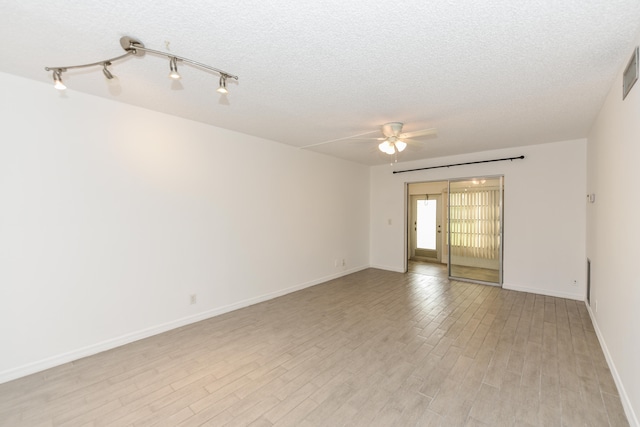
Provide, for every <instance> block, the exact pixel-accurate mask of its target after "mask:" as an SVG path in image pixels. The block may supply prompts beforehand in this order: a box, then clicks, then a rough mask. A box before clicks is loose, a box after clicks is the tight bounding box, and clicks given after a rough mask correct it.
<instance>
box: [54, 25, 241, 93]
mask: <svg viewBox="0 0 640 427" xmlns="http://www.w3.org/2000/svg"><path fill="white" fill-rule="evenodd" d="M120 46H122V48H123V49H124V50H125V52H126V53H125V54H123V55H120V56H116V57H114V58H110V59H105V60H103V61H98V62H92V63H90V64H81V65H69V66H64V67H45V68H44V69H45V70H46V71H52V72H53V83H54V87H55V88H56V89H58V90H65V89H66V88H67V86H66V85H65V84H64V83H63V82H62V73H64V72H66V71H68V70H72V69H76V68H89V67H98V66H99V67H102V73H103V74H104V76H105V77H106V78H107V79H109V80H111V79H113V78H114V75H113V74H112V73H111V71H109V69H108V68H107V67H108V66H110V65H111V64H112V63H113V62H115V61H119V60H122V59H125V58H127V57H128V56H131V55H133V56H139V57H142V56H144V54H145V53H150V54H153V55H159V56H164V57H166V58H169V71H170V72H169V77H171V78H172V79H179V78H180V77H181V76H180V73H178V61H181V62H184V63H185V64H189V65H192V66H194V67H196V68H201V69H204V70H208V71H213V72H214V73H217V74H219V75H220V81H219V86H218V89H217V92H219V93H222V94H226V93H228V91H227V79H234V80H238V76H234V75H233V74H230V73H228V72H226V71H223V70H220V69H218V68H215V67H212V66H210V65H206V64H203V63H201V62H197V61H194V60H192V59H188V58H184V57H182V56H177V55H171V54H169V53H167V52H162V51H159V50H155V49H149V48H148V47H145V46H144V44H143V43H142V42H141V41H139V40H136V39H134V38H132V37H127V36H125V37H122V38H120Z"/></svg>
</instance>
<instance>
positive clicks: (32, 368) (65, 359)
mask: <svg viewBox="0 0 640 427" xmlns="http://www.w3.org/2000/svg"><path fill="white" fill-rule="evenodd" d="M367 268H369V266H368V265H365V266H360V267H355V268H351V269H348V270H343V271H340V272H339V273H335V274H331V275H329V276H325V277H321V278H319V279H315V280H311V281H309V282H305V283H301V284H298V285H295V286H291V287H289V288H286V289H282V290H279V291H276V292H271V293H269V294H265V295H261V296H258V297H254V298H249V299H246V300H243V301H239V302H237V303H234V304H229V305H226V306H223V307H218V308H214V309H211V310H207V311H204V312H202V313H197V314H194V315H191V316H187V317H183V318H181V319H177V320H173V321H171V322H166V323H162V324H160V325H156V326H153V327H151V328H147V329H142V330H140V331H136V332H132V333H130V334H126V335H122V336H119V337H116V338H112V339H108V340H106V341H102V342H99V343H96V344H92V345H89V346H86V347H82V348H79V349H77V350H73V351H70V352H67V353H62V354H58V355H56V356H52V357H48V358H46V359H42V360H39V361H37V362H32V363H27V364H26V365H22V366H19V367H17V368H12V369H7V370H6V371H2V372H0V384H2V383H6V382H8V381H12V380H15V379H17V378H21V377H24V376H27V375H31V374H35V373H37V372H41V371H44V370H45V369H49V368H53V367H55V366H59V365H63V364H65V363H69V362H73V361H74V360H78V359H81V358H83V357H88V356H92V355H94V354H97V353H101V352H103V351H107V350H111V349H113V348H116V347H120V346H123V345H125V344H129V343H132V342H134V341H138V340H141V339H144V338H148V337H151V336H153V335H158V334H161V333H163V332H167V331H170V330H172V329H176V328H180V327H182V326H185V325H189V324H191V323H196V322H200V321H202V320H206V319H209V318H211V317H215V316H219V315H221V314H225V313H228V312H230V311H234V310H238V309H240V308H244V307H248V306H250V305H254V304H258V303H261V302H264V301H268V300H270V299H274V298H277V297H280V296H283V295H286V294H289V293H292V292H296V291H299V290H301V289H305V288H309V287H311V286H315V285H319V284H321V283H324V282H327V281H329V280H333V279H337V278H339V277H342V276H346V275H348V274H352V273H356V272H358V271H361V270H364V269H367Z"/></svg>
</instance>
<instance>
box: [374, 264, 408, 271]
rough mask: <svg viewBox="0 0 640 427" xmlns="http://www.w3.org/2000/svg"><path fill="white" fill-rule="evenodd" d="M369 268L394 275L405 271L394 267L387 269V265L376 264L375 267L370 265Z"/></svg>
mask: <svg viewBox="0 0 640 427" xmlns="http://www.w3.org/2000/svg"><path fill="white" fill-rule="evenodd" d="M370 267H371V268H377V269H378V270H386V271H394V272H396V273H404V272H405V271H404V270H403V269H401V268H396V267H389V266H388V265H380V264H376V265H371V266H370Z"/></svg>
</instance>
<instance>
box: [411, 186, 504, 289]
mask: <svg viewBox="0 0 640 427" xmlns="http://www.w3.org/2000/svg"><path fill="white" fill-rule="evenodd" d="M479 176H482V177H486V178H500V181H501V188H502V191H501V195H500V255H499V257H500V270H499V273H498V274H499V283H492V282H478V281H474V280H466V279H458V278H454V279H455V280H459V281H469V282H473V283H483V284H487V285H492V286H499V287H502V286H503V284H504V195H505V176H504V174H494V175H472V176H468V177H451V178H445V179H434V180H428V181H412V182H409V181H405V183H404V187H405V188H404V245H403V247H404V249H403V259H404V261H403V262H404V272H405V273H407V272H408V270H409V254H410V249H409V245H410V244H411V242H410V241H409V233H410V230H409V227H411V223H410V213H409V209H411V206H410V204H411V194H410V192H409V185H411V184H430V183H433V184H435V183H445V184H446V189H445V190H444V191H443V192H442V196H443V197H442V203H441V204H442V209H443V212H442V214H443V216H442V222H443V223H445V221H446V222H447V227H445V228H444V231H445V232H443V233H442V239H443V244H442V255H441V258H442V259H441V261H440V262H441V263H442V264H445V265H446V266H447V272H449V262H450V261H449V258H450V257H451V251H450V250H449V245H448V243H447V244H446V248H445V241H446V242H448V241H449V239H448V238H447V237H446V234H447V233H448V230H449V224H448V222H449V215H448V208H449V183H450V181H459V180H470V179H474V178H477V177H479ZM434 194H435V193H434ZM445 195H446V202H445Z"/></svg>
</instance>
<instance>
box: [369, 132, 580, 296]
mask: <svg viewBox="0 0 640 427" xmlns="http://www.w3.org/2000/svg"><path fill="white" fill-rule="evenodd" d="M521 154H522V155H525V156H526V158H525V159H524V160H514V161H508V162H497V163H484V164H477V165H467V166H458V167H452V168H444V169H432V170H427V171H417V172H408V173H400V174H393V173H392V170H394V169H395V170H402V169H413V168H419V167H427V166H438V165H446V164H451V163H462V162H469V161H478V160H488V159H495V158H505V157H514V156H519V155H521ZM488 175H504V176H505V196H504V284H503V286H504V288H507V289H515V290H521V291H528V292H535V293H539V294H545V295H552V296H559V297H564V298H572V299H577V300H584V298H585V292H586V283H585V277H586V275H585V262H586V261H585V227H586V218H585V215H586V213H585V210H586V206H585V204H586V202H585V201H586V197H585V196H586V140H575V141H564V142H557V143H553V144H543V145H535V146H527V147H520V148H514V149H505V150H496V151H488V152H482V153H474V154H468V155H461V156H452V157H443V158H437V159H431V160H428V161H420V162H418V161H417V162H408V163H403V164H397V165H396V166H394V167H390V166H389V165H385V166H377V167H374V168H372V169H371V250H370V252H371V265H372V266H374V267H379V268H383V269H387V270H393V271H403V269H404V259H403V257H404V254H405V252H404V250H403V248H404V241H405V240H404V239H405V183H407V182H409V183H410V182H420V181H437V180H443V179H451V178H459V177H460V178H461V177H474V176H488ZM389 220H391V225H389ZM573 280H577V285H573V284H572V282H573Z"/></svg>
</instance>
